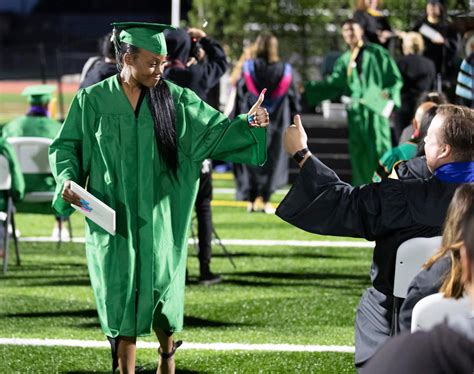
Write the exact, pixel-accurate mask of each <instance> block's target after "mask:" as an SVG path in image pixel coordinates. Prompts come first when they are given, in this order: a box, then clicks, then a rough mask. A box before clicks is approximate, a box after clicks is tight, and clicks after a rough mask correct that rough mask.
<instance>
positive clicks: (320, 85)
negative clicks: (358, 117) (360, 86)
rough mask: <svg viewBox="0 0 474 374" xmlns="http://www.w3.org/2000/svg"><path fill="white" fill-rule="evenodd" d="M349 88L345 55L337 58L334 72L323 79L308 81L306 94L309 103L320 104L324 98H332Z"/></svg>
mask: <svg viewBox="0 0 474 374" xmlns="http://www.w3.org/2000/svg"><path fill="white" fill-rule="evenodd" d="M346 88H347V63H346V61H345V55H342V56H341V57H339V58H338V59H337V60H336V63H335V65H334V69H333V72H332V74H331V75H330V76H329V77H327V78H325V79H323V80H321V81H317V82H316V81H311V82H308V83H306V85H305V91H304V95H305V97H306V100H307V101H308V104H310V105H313V106H315V105H318V104H319V103H320V102H321V101H323V100H331V99H335V98H336V97H338V96H340V95H342V93H343V92H344V90H345V89H346Z"/></svg>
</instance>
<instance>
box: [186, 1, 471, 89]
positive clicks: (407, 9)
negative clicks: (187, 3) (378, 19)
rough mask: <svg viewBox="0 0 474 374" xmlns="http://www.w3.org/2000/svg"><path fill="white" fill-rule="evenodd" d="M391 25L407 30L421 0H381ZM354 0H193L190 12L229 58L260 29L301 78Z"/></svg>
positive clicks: (458, 7) (461, 6)
mask: <svg viewBox="0 0 474 374" xmlns="http://www.w3.org/2000/svg"><path fill="white" fill-rule="evenodd" d="M445 3H446V5H447V8H448V9H449V10H451V11H458V12H461V11H465V10H467V9H468V8H469V4H468V1H467V0H446V1H445ZM383 5H384V6H383V9H386V10H387V11H389V19H390V23H391V25H392V26H393V27H394V28H395V29H400V30H408V29H409V28H410V27H411V26H412V25H413V23H414V22H416V21H417V19H418V18H419V17H420V15H421V14H423V13H424V9H425V5H426V0H385V1H384V4H383ZM353 9H354V1H348V0H316V1H315V0H259V1H250V0H239V1H228V0H194V1H193V7H192V9H191V11H190V12H189V14H188V16H189V22H190V25H192V26H202V24H203V21H204V20H207V21H208V25H207V27H206V32H208V33H209V34H210V35H212V36H213V37H214V38H216V39H217V40H219V41H220V42H221V43H222V44H227V45H228V46H229V54H230V56H231V58H233V59H237V58H238V57H239V55H240V53H241V52H242V49H243V47H244V46H245V44H246V43H248V42H249V41H250V40H254V39H255V37H256V35H257V34H258V33H259V32H260V31H261V30H264V29H267V30H271V31H272V32H273V33H274V34H275V35H277V37H278V38H279V39H280V49H281V54H282V56H284V57H286V58H287V59H289V61H290V62H291V63H292V64H293V65H295V68H296V69H298V70H299V71H300V73H301V75H302V78H303V79H304V80H307V79H309V78H313V79H314V78H319V77H318V72H317V71H316V70H315V69H314V66H316V65H319V64H320V63H321V60H320V59H318V58H317V57H313V56H323V55H324V54H326V53H327V52H329V51H331V50H332V51H334V50H341V49H342V48H343V43H342V40H341V38H340V30H339V29H340V27H339V25H340V23H341V22H342V21H343V20H344V19H346V18H348V17H350V16H351V15H352V11H353Z"/></svg>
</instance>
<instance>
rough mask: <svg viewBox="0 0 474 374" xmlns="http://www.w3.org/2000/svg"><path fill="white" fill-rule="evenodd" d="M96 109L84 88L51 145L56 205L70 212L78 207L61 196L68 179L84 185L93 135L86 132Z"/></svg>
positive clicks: (50, 156)
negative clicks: (86, 134)
mask: <svg viewBox="0 0 474 374" xmlns="http://www.w3.org/2000/svg"><path fill="white" fill-rule="evenodd" d="M94 121H95V113H94V110H93V109H92V107H91V105H90V104H89V102H88V100H87V95H86V93H85V92H84V91H80V92H79V93H78V94H77V95H76V97H75V98H74V100H73V102H72V104H71V108H70V109H69V113H68V115H67V118H66V120H65V121H64V124H63V125H62V127H61V129H60V130H59V133H58V135H57V136H56V138H55V139H54V141H53V143H52V144H51V146H50V148H49V163H50V165H51V171H52V173H53V176H54V178H55V180H56V191H55V195H54V199H53V203H52V207H53V209H54V210H55V211H56V212H57V213H58V214H60V215H70V214H71V213H72V212H73V211H74V209H73V208H72V207H71V205H70V204H68V203H66V202H65V201H64V200H63V199H62V198H61V193H62V190H63V185H64V182H65V181H67V180H72V181H74V182H76V183H77V184H79V185H81V186H84V184H85V180H86V177H87V175H88V168H89V162H90V157H91V151H92V147H91V141H92V140H91V139H90V137H88V136H84V134H85V132H88V131H87V129H88V128H89V127H90V126H92V125H93V124H94Z"/></svg>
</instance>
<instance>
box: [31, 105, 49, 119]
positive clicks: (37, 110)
mask: <svg viewBox="0 0 474 374" xmlns="http://www.w3.org/2000/svg"><path fill="white" fill-rule="evenodd" d="M26 115H27V116H30V117H49V112H48V109H46V108H44V107H42V106H39V105H32V106H31V107H30V110H28V113H26Z"/></svg>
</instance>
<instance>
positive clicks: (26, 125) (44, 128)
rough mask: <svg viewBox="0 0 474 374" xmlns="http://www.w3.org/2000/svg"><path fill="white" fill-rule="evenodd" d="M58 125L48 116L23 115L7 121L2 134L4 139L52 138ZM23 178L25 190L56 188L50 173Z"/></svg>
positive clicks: (49, 189) (52, 189)
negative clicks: (24, 137)
mask: <svg viewBox="0 0 474 374" xmlns="http://www.w3.org/2000/svg"><path fill="white" fill-rule="evenodd" d="M60 127H61V124H60V123H59V122H58V121H55V120H53V119H51V118H49V117H45V116H26V115H25V116H21V117H18V118H16V119H14V120H13V121H11V122H9V123H7V124H6V125H5V127H4V128H3V131H2V136H3V138H5V139H6V138H11V137H22V136H34V137H39V138H49V139H54V137H55V136H56V134H57V133H58V131H59V128H60ZM24 178H25V186H26V192H31V191H36V192H38V191H54V190H55V188H56V183H55V182H54V178H53V177H52V175H51V174H26V175H24ZM22 207H23V206H22ZM22 210H24V209H22Z"/></svg>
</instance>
